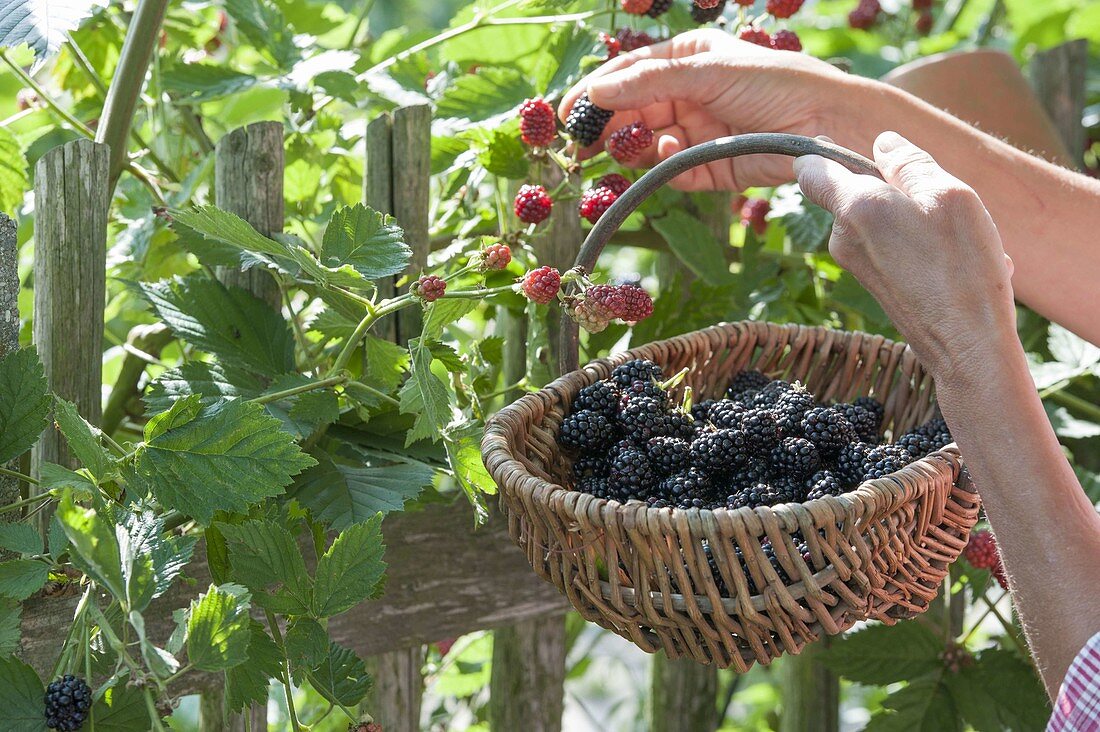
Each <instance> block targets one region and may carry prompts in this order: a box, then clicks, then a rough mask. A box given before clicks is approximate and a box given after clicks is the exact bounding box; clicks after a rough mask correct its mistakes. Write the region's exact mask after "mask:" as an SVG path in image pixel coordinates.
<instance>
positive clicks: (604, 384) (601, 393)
mask: <svg viewBox="0 0 1100 732" xmlns="http://www.w3.org/2000/svg"><path fill="white" fill-rule="evenodd" d="M621 398H622V394H621V393H620V391H619V387H618V386H617V385H616V384H615V383H614V382H612V381H597V382H596V383H595V384H589V385H588V386H586V387H584V388H583V389H581V390H580V391H579V392H577V398H576V399H574V400H573V411H574V412H578V411H580V410H582V409H588V410H590V411H593V412H596V413H597V414H602V415H603V416H605V417H607V418H608V419H613V418H614V417H615V415H616V414H618V413H619V400H620V399H621Z"/></svg>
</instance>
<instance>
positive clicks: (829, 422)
mask: <svg viewBox="0 0 1100 732" xmlns="http://www.w3.org/2000/svg"><path fill="white" fill-rule="evenodd" d="M802 436H803V437H805V438H806V439H807V440H809V441H810V442H812V443H814V445H815V446H816V447H817V450H818V452H820V453H821V456H822V457H824V458H829V457H832V456H833V455H835V454H836V453H837V452H839V451H840V448H842V447H844V446H845V445H847V444H848V443H850V442H853V441H855V439H856V431H855V428H853V427H852V425H851V423H850V422H849V421H848V420H847V419H845V418H844V415H843V414H841V413H840V410H838V409H834V408H833V407H814V408H813V409H810V410H808V411H807V412H806V414H805V416H803V417H802Z"/></svg>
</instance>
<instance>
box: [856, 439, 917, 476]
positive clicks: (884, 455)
mask: <svg viewBox="0 0 1100 732" xmlns="http://www.w3.org/2000/svg"><path fill="white" fill-rule="evenodd" d="M911 462H913V456H912V455H910V454H909V451H908V450H906V449H905V448H904V447H902V446H900V445H880V446H879V447H876V448H875V449H873V450H871V451H870V452H869V453H867V464H866V469H865V470H864V472H863V480H874V479H876V478H882V477H885V476H887V475H889V474H890V473H896V472H897V471H899V470H901V469H902V468H904V467H905V466H906V465H908V464H909V463H911Z"/></svg>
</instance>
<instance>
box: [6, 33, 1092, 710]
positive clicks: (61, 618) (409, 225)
mask: <svg viewBox="0 0 1100 732" xmlns="http://www.w3.org/2000/svg"><path fill="white" fill-rule="evenodd" d="M1085 58H1086V54H1085V51H1084V50H1083V42H1081V43H1071V44H1067V45H1065V46H1063V47H1060V48H1058V49H1054V50H1052V51H1048V52H1046V53H1044V54H1042V55H1041V56H1039V57H1038V58H1037V59H1036V62H1035V69H1034V79H1035V82H1036V87H1037V91H1038V94H1039V97H1040V99H1042V100H1043V101H1044V104H1045V105H1046V107H1047V109H1048V111H1050V113H1051V115H1052V118H1053V119H1055V120H1056V121H1057V123H1058V124H1059V128H1060V129H1061V130H1062V133H1063V135H1064V136H1065V138H1066V140H1067V144H1068V145H1070V149H1071V150H1074V151H1079V150H1080V149H1081V142H1080V119H1081V112H1082V106H1083V99H1084V96H1083V93H1082V92H1081V91H1080V89H1081V88H1083V68H1084V60H1085ZM430 120H431V112H430V109H429V108H428V107H427V106H413V107H405V108H401V109H398V110H396V111H394V112H393V113H392V114H386V115H383V116H381V117H379V118H377V119H375V120H374V121H372V122H371V124H370V125H369V126H368V130H367V144H366V148H367V167H366V177H365V181H364V187H363V200H364V202H365V203H366V204H368V205H370V206H372V207H373V208H376V209H378V210H381V211H384V212H387V213H392V214H393V215H394V216H395V217H396V218H397V220H398V221H399V223H400V224H401V225H402V226H403V227H404V229H405V231H406V232H407V236H408V240H409V244H410V246H411V248H412V250H413V252H414V257H413V261H412V264H411V265H410V266H411V268H412V269H413V270H416V269H419V268H420V267H421V266H423V265H424V264H425V262H426V261H427V256H428V251H429V249H430V246H431V242H430V241H429V237H428V223H429V221H428V216H429V213H428V205H429V198H428V192H429V177H430V159H429V150H430ZM215 156H216V163H215V177H216V181H215V196H216V202H217V204H218V205H219V206H221V207H222V208H225V209H227V210H229V211H233V212H234V213H237V214H238V215H240V216H242V217H243V218H245V219H246V220H248V221H249V222H250V223H251V224H252V225H253V226H255V227H256V228H257V229H259V230H260V231H261V232H263V233H265V234H273V233H277V232H279V231H281V230H282V228H283V224H284V221H283V193H282V181H283V168H284V161H283V157H284V156H283V127H282V125H281V124H278V123H270V122H268V123H258V124H254V125H249V126H248V127H246V128H243V129H238V130H235V131H233V132H231V133H230V134H228V135H226V136H225V138H223V139H222V140H221V141H220V142H219V143H218V145H217V147H216V151H215ZM109 159H110V151H109V150H108V149H107V147H106V146H105V145H102V144H99V143H94V142H90V141H87V140H78V141H75V142H70V143H67V144H65V145H62V146H60V147H58V148H55V149H54V150H51V151H50V152H48V153H46V154H45V155H44V156H43V157H42V159H41V160H40V161H39V162H38V164H37V168H36V173H35V175H36V177H35V209H36V235H35V300H34V303H35V309H34V314H33V333H34V341H35V343H36V345H37V347H38V349H39V353H40V356H41V358H42V360H43V363H44V364H45V367H46V373H47V375H48V377H49V380H50V383H51V386H52V388H53V389H54V390H55V391H56V392H57V393H58V394H60V395H61V396H63V397H65V398H66V399H69V400H71V401H74V402H76V404H77V406H78V407H79V408H80V411H81V413H82V414H84V415H85V416H87V417H88V418H89V419H90V420H91V421H93V422H97V421H98V420H99V418H100V379H101V361H102V353H103V351H102V330H103V304H104V298H105V279H104V278H105V260H104V255H105V237H106V227H107V214H108V204H109V201H108V198H109V191H110V190H111V189H112V183H111V181H110V175H109ZM543 175H544V176H545V177H544V179H543V182H544V183H546V184H548V185H550V186H552V185H554V184H556V183H557V182H558V179H557V178H555V177H554V176H556V175H560V173H559V172H558V171H557V170H556V169H547V170H544V171H543ZM728 203H729V201H728V197H726V196H720V195H716V196H715V198H714V200H713V201H712V202H711V204H712V205H709V206H706V207H704V208H705V209H706V210H707V211H708V213H706V214H700V215H701V216H702V217H703V218H704V220H706V221H707V222H708V223H709V224H710V226H711V227H712V229H713V230H714V232H715V233H716V234H717V235H718V236H720V237H726V236H728V232H729V225H730V220H729V206H728ZM553 215H554V219H553V225H552V228H551V231H552V233H551V235H550V236H549V237H547V238H546V239H545V240H543V241H542V242H541V243H540V246H541V247H542V249H541V251H540V252H539V256H540V261H542V262H545V263H548V264H551V265H554V266H557V267H559V268H561V269H564V268H567V267H568V266H569V265H570V263H571V262H572V261H573V258H574V256H575V254H576V251H577V248H578V247H579V245H580V243H581V240H582V231H581V227H580V222H579V219H578V217H577V214H576V211H575V209H573V208H572V207H568V206H559V207H556V208H555V210H554V214H553ZM16 265H17V262H16V247H15V230H14V226H13V225H12V222H11V221H10V220H9V219H7V218H6V217H3V216H2V215H0V355H3V354H4V353H5V352H6V351H7V350H8V349H10V348H12V347H13V346H14V344H15V343H16V340H17V335H18V327H19V318H18V311H17V306H16V298H15V293H16V291H17V289H18V280H17V277H16V274H15V273H16ZM678 266H679V265H678V263H676V262H675V261H674V260H672V259H671V258H670V257H668V256H666V257H665V260H664V261H663V262H662V265H661V267H662V270H663V271H665V272H671V271H674V270H675V269H676V268H677V267H678ZM218 275H219V277H220V278H221V279H222V280H223V281H224V282H227V283H232V284H236V285H239V286H242V287H246V288H248V289H249V290H251V291H252V292H253V293H255V294H256V295H258V296H259V297H261V298H263V299H264V300H266V301H267V302H269V303H270V304H271V305H272V306H273V307H279V306H280V303H281V293H280V292H279V290H278V288H277V287H276V286H275V283H274V281H273V280H272V279H271V278H270V277H268V276H267V275H266V273H264V272H262V271H253V272H248V273H241V272H236V271H227V270H221V271H219V273H218ZM387 288H388V289H389V291H391V292H392V291H393V285H392V283H386V284H384V285H383V292H385V290H386V289H387ZM89 304H92V305H89ZM96 304H98V307H96V306H95V305H96ZM401 315H402V318H401V319H394V320H393V321H392V322H390V323H388V324H386V327H384V328H383V329H382V331H381V332H382V333H384V334H385V336H386V337H388V338H390V339H392V340H394V341H397V342H403V341H405V340H407V339H408V338H409V337H410V335H413V334H415V333H416V332H417V331H418V323H416V322H414V320H415V316H407V315H406V314H405V313H402V314H401ZM547 325H548V327H550V328H551V329H553V328H556V327H557V320H556V317H554V316H553V315H551V316H550V320H549V322H548V324H547ZM498 327H499V328H500V333H501V334H502V335H505V336H506V344H507V352H506V356H505V359H506V367H505V371H506V379H509V378H510V379H511V380H512V381H515V380H518V378H519V377H520V376H522V375H523V373H524V372H525V370H526V364H527V362H528V356H529V354H527V353H526V350H525V348H526V347H525V344H526V342H527V339H526V337H525V328H526V322H525V321H524V320H523V319H521V318H510V317H502V318H500V320H499V323H498ZM168 340H170V336H169V334H168V333H167V331H166V330H165V329H164V328H163V327H152V328H150V327H148V326H143V327H139V328H135V331H134V333H132V334H131V336H130V339H129V343H130V344H131V345H133V346H134V347H133V348H131V354H130V355H128V356H127V357H126V359H125V360H124V363H123V366H122V369H121V375H120V377H119V381H118V383H117V385H116V390H115V391H116V394H115V395H114V396H113V397H112V399H111V400H110V401H109V402H108V404H107V407H106V409H105V411H104V415H103V426H104V427H105V429H106V430H107V431H108V432H112V431H113V430H114V429H116V428H117V427H118V425H119V424H120V423H121V421H122V418H123V415H124V414H125V409H126V403H127V402H128V401H129V399H130V398H131V397H132V396H133V395H134V394H136V389H137V387H138V385H139V383H140V380H141V377H142V373H143V370H144V365H145V361H144V360H143V357H142V356H141V355H140V354H142V353H154V354H155V353H157V352H158V351H159V349H160V348H161V347H163V346H164V345H165V344H166V343H167V342H168ZM550 342H551V343H556V342H557V339H556V338H551V339H550ZM135 354H136V355H135ZM549 358H550V361H551V362H552V363H553V362H554V361H556V359H555V357H554V354H553V353H551V354H549ZM512 381H507V382H506V383H512ZM117 386H122V387H123V388H122V389H119V388H117ZM130 392H133V394H131V393H130ZM67 459H68V458H67V455H66V452H65V447H64V445H63V444H62V443H60V442H59V441H58V438H57V435H56V432H55V431H53V430H48V431H47V432H46V433H44V435H43V438H42V440H41V441H40V443H39V445H38V446H37V448H36V449H35V451H34V458H33V462H34V466H37V465H39V464H41V461H43V460H50V461H55V462H65V461H66V460H67ZM14 490H15V486H12V485H11V484H10V482H9V483H0V494H2V495H3V499H4V500H11V496H12V495H17V494H16V493H14ZM472 525H473V521H472V514H471V509H470V507H469V506H468V505H466V504H465V502H462V501H459V502H458V503H455V504H453V505H447V506H443V505H432V506H429V507H427V508H425V509H423V510H419V511H416V512H411V513H398V514H394V515H392V516H390V517H388V518H387V519H386V520H385V522H384V524H383V532H384V535H385V540H386V544H387V547H388V549H387V553H386V561H387V563H388V565H389V567H388V570H387V574H388V581H387V586H386V594H385V595H384V596H383V597H382V598H381V599H379V600H375V601H371V602H366V603H363V604H362V605H360V606H358V607H356V608H355V609H353V610H351V611H349V612H347V613H345V614H344V615H341V616H339V617H337V618H334V619H332V621H331V623H330V630H331V633H332V635H333V637H334V639H335V640H336V641H337V642H339V643H341V644H343V645H345V646H348V647H349V648H351V649H353V650H355V651H356V652H357V653H359V654H360V655H361V656H364V657H370V658H371V661H370V665H371V667H372V670H373V673H374V675H375V679H376V688H375V691H374V692H373V696H372V698H371V699H370V700H369V702H368V707H367V708H368V709H369V711H370V712H371V713H372V714H374V715H375V717H376V718H377V719H378V721H380V722H381V723H382V724H383V725H384V728H385V729H386V730H387V732H408V731H411V730H416V729H419V721H420V711H421V710H420V707H421V697H422V680H421V674H420V668H421V665H422V664H423V660H424V648H423V647H424V645H425V644H427V643H431V642H433V641H436V640H440V639H443V638H448V637H455V636H458V635H461V634H463V633H467V632H471V631H475V630H483V629H492V630H494V631H495V642H494V651H493V664H492V679H491V684H490V689H491V701H490V710H489V717H490V720H491V723H492V727H493V729H497V730H508V731H510V730H520V729H522V730H527V731H532V732H540V731H553V730H558V729H560V727H561V718H562V710H563V707H564V701H563V700H564V678H565V651H566V646H565V644H566V639H565V626H564V615H565V612H566V610H567V607H566V605H565V603H564V600H563V598H562V597H561V596H560V595H559V594H558V593H557V591H556V590H555V589H554V588H553V587H552V586H551V585H549V584H547V583H543V582H542V581H540V580H539V579H537V578H536V577H535V575H534V574H533V573H532V572H531V571H530V569H529V567H528V565H527V563H526V560H525V558H524V557H523V554H522V553H521V551H520V550H519V549H517V548H516V547H514V546H513V545H512V543H511V542H510V540H509V539H508V535H507V531H506V528H505V526H504V525H503V522H502V521H501V520H500V517H499V516H498V515H496V514H495V513H492V515H491V516H490V519H489V521H488V523H487V524H486V525H485V526H483V527H481V528H479V529H476V530H475V529H473V528H472ZM187 574H188V575H189V576H191V577H194V578H195V579H196V580H197V583H196V585H195V586H198V587H203V586H206V585H207V583H208V581H209V573H208V571H207V567H206V562H205V552H204V551H203V550H202V547H201V546H200V547H199V549H198V551H196V554H195V559H194V561H193V562H192V564H191V565H190V566H189V567H188V570H187ZM192 594H193V590H192V589H190V588H189V587H185V586H183V584H182V583H177V587H176V588H175V589H174V590H173V591H172V592H170V593H169V595H168V596H166V597H163V598H160V599H159V600H158V601H157V602H156V603H155V604H154V606H153V607H152V608H151V609H150V611H149V612H148V613H147V614H146V617H147V622H148V623H149V625H150V627H149V633H150V635H151V636H153V637H154V638H160V639H163V638H165V637H166V636H167V635H168V633H169V632H170V631H171V628H172V625H173V623H172V620H171V616H170V611H171V610H172V609H174V608H177V607H182V606H184V605H186V604H187V602H188V601H189V600H190V599H191V595H192ZM75 603H76V598H75V597H72V596H64V595H62V596H56V595H55V596H51V597H38V598H34V599H31V600H29V601H28V602H27V603H26V607H25V610H24V613H23V618H24V620H23V646H22V652H21V655H22V656H23V657H24V659H25V660H27V661H28V662H29V663H31V664H32V665H34V666H35V667H36V668H37V669H39V671H40V672H42V671H46V670H48V669H49V668H50V667H51V666H52V663H53V661H54V658H55V655H56V653H57V629H58V628H64V627H67V626H68V625H69V623H70V622H71V618H72V613H73V609H74V606H75ZM952 608H953V609H954V605H952ZM820 649H821V646H820V645H819V646H812V647H811V648H810V649H809V650H808V652H807V653H805V654H803V656H801V657H799V658H787V659H783V660H782V661H781V662H780V663H781V664H782V669H781V671H782V673H781V674H780V681H781V688H782V692H783V714H782V724H781V728H782V729H783V730H792V731H793V730H835V729H836V728H837V708H838V699H839V693H838V682H837V680H836V678H835V677H833V676H832V675H830V674H829V673H828V672H827V671H826V670H825V669H824V668H823V666H822V665H821V664H820V663H819V661H818V660H817V656H818V653H819V651H820ZM651 678H652V682H651V683H652V693H651V694H650V697H651V703H650V708H649V710H648V713H647V718H648V720H649V726H650V728H651V729H653V730H656V731H661V732H664V731H669V732H671V731H673V730H690V731H691V732H696V731H705V730H708V729H714V728H715V727H717V726H718V724H719V723H720V719H719V716H720V715H719V710H718V707H717V700H716V688H717V673H716V671H715V670H714V669H713V668H712V667H705V666H700V665H698V664H695V663H694V662H692V661H675V662H673V661H669V660H667V659H665V658H663V657H654V659H653V670H652V674H651ZM220 681H221V677H220V676H215V677H202V676H191V677H189V678H188V679H187V680H186V681H184V682H181V686H180V687H179V688H178V691H179V692H181V693H183V692H199V693H202V694H203V704H202V711H203V729H204V730H222V729H227V726H226V722H225V721H224V719H225V717H224V716H223V706H224V701H223V697H222V689H221V688H220V684H219V682H220ZM266 714H267V710H266V709H264V708H256V709H252V710H249V713H248V714H247V715H244V716H242V717H238V718H234V719H231V720H230V722H229V725H228V728H229V729H232V730H244V729H246V728H249V727H248V726H249V725H251V729H253V730H256V729H264V728H265V727H263V725H264V724H266Z"/></svg>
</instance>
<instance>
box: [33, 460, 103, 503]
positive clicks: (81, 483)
mask: <svg viewBox="0 0 1100 732" xmlns="http://www.w3.org/2000/svg"><path fill="white" fill-rule="evenodd" d="M38 472H39V475H38V483H39V485H40V486H41V487H42V488H44V489H46V490H51V491H57V492H61V491H65V490H70V491H72V492H73V495H74V496H75V497H76V499H77V500H78V501H84V500H88V499H90V498H91V497H92V496H94V495H95V492H96V484H95V483H94V482H93V481H92V480H91V479H90V478H88V476H86V475H85V474H84V473H78V472H76V471H75V470H69V469H68V468H64V467H62V466H60V465H57V464H56V463H42V465H40V466H39V468H38Z"/></svg>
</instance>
